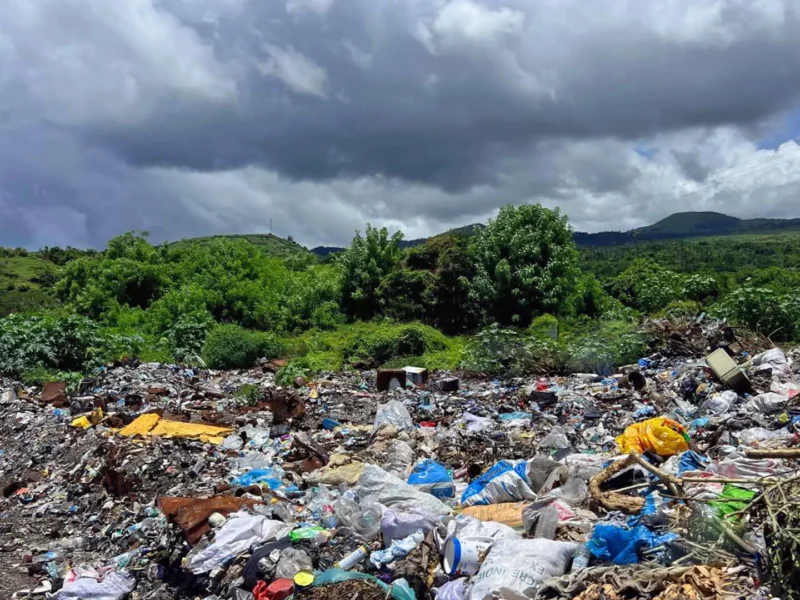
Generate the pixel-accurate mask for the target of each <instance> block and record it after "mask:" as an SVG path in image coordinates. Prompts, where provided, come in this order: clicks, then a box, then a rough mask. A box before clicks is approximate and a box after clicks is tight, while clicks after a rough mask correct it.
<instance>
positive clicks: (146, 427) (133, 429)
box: [119, 413, 161, 437]
mask: <svg viewBox="0 0 800 600" xmlns="http://www.w3.org/2000/svg"><path fill="white" fill-rule="evenodd" d="M160 419H161V417H160V416H159V415H157V414H156V413H148V414H146V415H141V416H140V417H137V419H136V420H135V421H134V422H133V423H131V424H130V425H128V426H127V427H123V428H122V431H120V432H119V434H120V435H121V436H122V437H133V436H135V435H142V436H144V435H147V434H148V433H150V430H151V429H152V428H153V427H155V426H156V423H158V421H159V420H160Z"/></svg>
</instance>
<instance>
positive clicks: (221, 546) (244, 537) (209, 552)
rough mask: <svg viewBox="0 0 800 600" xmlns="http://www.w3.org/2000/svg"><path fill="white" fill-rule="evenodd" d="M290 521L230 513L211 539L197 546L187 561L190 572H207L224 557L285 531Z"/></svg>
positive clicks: (275, 536) (225, 558)
mask: <svg viewBox="0 0 800 600" xmlns="http://www.w3.org/2000/svg"><path fill="white" fill-rule="evenodd" d="M293 528H294V525H290V524H286V523H283V522H282V521H272V520H270V519H267V518H266V517H263V516H260V515H256V516H251V515H248V514H247V513H243V512H239V513H234V514H233V515H231V517H230V519H228V522H227V523H225V525H224V526H223V527H222V528H221V529H220V530H219V531H218V532H217V534H216V536H215V537H214V543H213V544H210V545H209V546H207V547H205V548H203V549H202V550H200V551H199V552H198V553H197V554H195V555H194V556H193V557H192V558H191V560H190V561H189V564H188V567H189V569H190V570H191V572H192V573H194V574H195V575H199V574H200V573H208V572H209V571H211V570H212V569H214V568H215V567H218V566H220V565H221V564H223V563H224V562H225V561H227V560H228V559H230V558H233V557H235V556H238V555H239V554H241V553H242V552H244V551H245V550H247V549H248V548H250V546H252V545H253V544H256V543H260V542H265V541H267V540H270V539H280V538H282V537H285V536H287V535H289V532H291V531H292V529H293Z"/></svg>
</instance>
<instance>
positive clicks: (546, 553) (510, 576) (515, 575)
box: [469, 540, 578, 600]
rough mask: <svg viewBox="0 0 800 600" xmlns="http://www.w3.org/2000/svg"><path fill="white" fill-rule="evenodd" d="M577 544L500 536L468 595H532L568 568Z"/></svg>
mask: <svg viewBox="0 0 800 600" xmlns="http://www.w3.org/2000/svg"><path fill="white" fill-rule="evenodd" d="M577 547H578V545H577V544H571V543H568V542H554V541H552V540H498V541H497V542H495V543H494V545H493V546H492V549H491V550H490V551H489V554H488V555H487V556H486V560H484V561H483V564H482V565H481V569H480V571H478V574H477V575H476V576H475V577H474V579H473V586H472V589H471V590H470V592H469V599H470V600H486V599H487V598H491V597H493V596H495V597H496V596H500V597H505V598H515V597H516V598H521V597H527V598H533V597H535V596H536V592H537V591H538V588H539V586H540V585H541V583H542V582H543V581H544V580H546V579H549V578H551V577H560V576H561V575H563V574H564V573H565V572H566V570H567V565H568V564H569V561H570V558H571V557H572V553H573V552H574V551H575V549H576V548H577Z"/></svg>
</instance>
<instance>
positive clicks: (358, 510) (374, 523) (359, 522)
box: [333, 497, 383, 540]
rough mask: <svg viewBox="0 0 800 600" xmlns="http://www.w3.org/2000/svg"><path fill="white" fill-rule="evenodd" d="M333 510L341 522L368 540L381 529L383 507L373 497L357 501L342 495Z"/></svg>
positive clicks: (373, 537)
mask: <svg viewBox="0 0 800 600" xmlns="http://www.w3.org/2000/svg"><path fill="white" fill-rule="evenodd" d="M333 510H334V513H335V514H336V518H337V519H339V523H341V524H342V525H344V526H345V527H349V528H350V529H351V530H352V531H353V532H354V533H356V534H357V535H359V536H361V537H363V538H364V539H366V540H372V539H375V536H377V535H378V532H379V531H380V529H381V517H382V515H383V508H381V505H380V504H378V503H377V502H375V500H374V499H373V498H364V499H363V500H361V502H356V501H355V500H353V499H352V498H347V497H342V498H339V499H338V500H337V501H336V502H335V503H334V505H333Z"/></svg>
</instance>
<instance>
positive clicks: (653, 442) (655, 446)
mask: <svg viewBox="0 0 800 600" xmlns="http://www.w3.org/2000/svg"><path fill="white" fill-rule="evenodd" d="M685 434H686V428H685V427H684V426H683V425H681V424H680V423H678V422H677V421H673V420H672V419H669V418H667V417H656V418H655V419H648V420H647V421H642V422H641V423H634V424H633V425H629V426H628V427H627V428H626V429H625V432H624V433H623V434H622V435H621V436H619V437H617V446H619V449H620V451H622V452H623V453H624V454H630V453H631V452H638V453H639V454H642V453H643V452H648V451H649V452H653V453H655V454H658V455H659V456H672V455H674V454H678V453H679V452H685V451H686V450H688V449H689V444H688V442H687V441H686V439H685V438H684V435H685Z"/></svg>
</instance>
